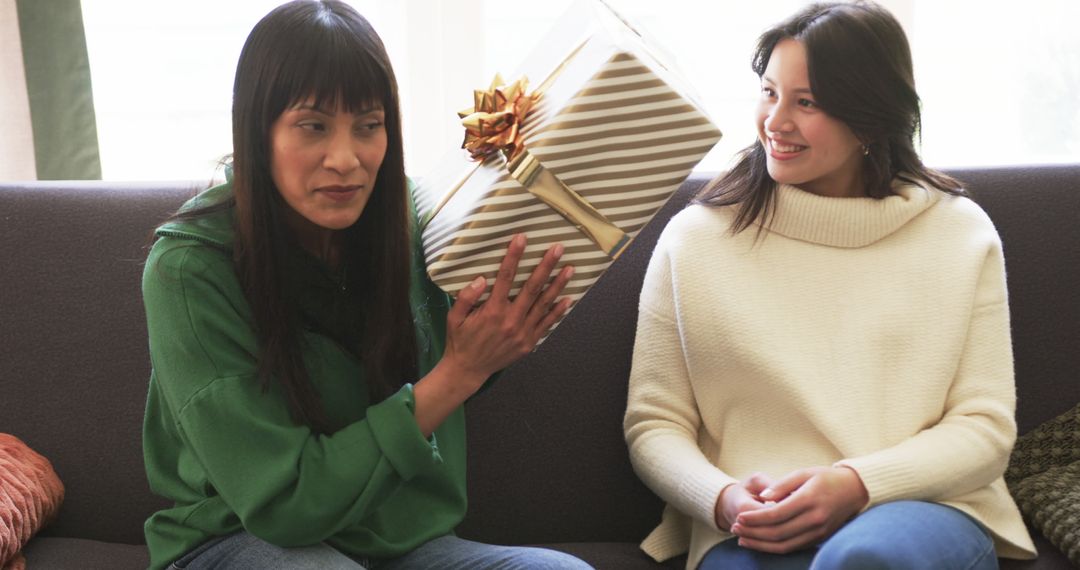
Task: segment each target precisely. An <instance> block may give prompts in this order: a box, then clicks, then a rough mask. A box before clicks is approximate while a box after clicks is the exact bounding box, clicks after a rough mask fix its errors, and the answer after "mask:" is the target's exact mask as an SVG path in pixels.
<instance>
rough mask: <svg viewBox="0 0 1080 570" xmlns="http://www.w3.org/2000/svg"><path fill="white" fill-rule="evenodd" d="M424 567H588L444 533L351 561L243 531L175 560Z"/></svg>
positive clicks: (290, 569)
mask: <svg viewBox="0 0 1080 570" xmlns="http://www.w3.org/2000/svg"><path fill="white" fill-rule="evenodd" d="M428 568H440V569H442V568H445V569H448V570H449V569H456V568H461V569H466V568H468V569H473V568H476V569H488V570H526V569H532V568H537V569H540V570H556V569H559V570H561V569H563V568H565V569H568V570H589V569H591V568H592V566H589V565H588V564H586V563H584V562H582V561H581V560H579V559H577V558H574V557H573V556H570V555H569V554H565V553H562V552H558V551H555V550H548V549H545V548H528V547H522V546H495V545H491V544H481V543H479V542H472V541H470V540H465V539H461V538H458V537H456V536H452V535H447V536H443V537H440V538H436V539H434V540H432V541H429V542H427V543H425V544H422V545H420V546H419V547H417V548H416V549H414V550H413V551H412V552H409V553H408V554H405V555H404V556H401V557H398V558H390V559H366V560H354V559H352V558H350V557H348V556H346V555H345V554H343V553H341V552H339V551H337V550H335V549H333V548H331V547H330V546H327V545H326V544H316V545H313V546H303V547H299V548H282V547H280V546H274V545H272V544H270V543H268V542H264V541H262V540H260V539H258V538H255V537H254V536H252V535H250V534H248V533H246V532H238V533H236V534H233V535H230V536H227V537H223V538H220V539H216V540H212V541H210V542H208V543H206V544H204V545H202V546H200V547H198V548H196V549H195V550H193V551H191V552H190V553H188V554H187V555H186V556H184V557H183V558H181V559H180V560H177V561H176V562H174V563H173V564H172V566H170V569H184V570H211V569H216V570H255V569H260V570H413V569H418V570H419V569H428Z"/></svg>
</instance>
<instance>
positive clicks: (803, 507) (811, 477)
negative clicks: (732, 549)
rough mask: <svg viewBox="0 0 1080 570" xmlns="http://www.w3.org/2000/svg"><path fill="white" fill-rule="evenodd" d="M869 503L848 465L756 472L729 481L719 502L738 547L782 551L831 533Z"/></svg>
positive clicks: (719, 520) (723, 524) (721, 518)
mask: <svg viewBox="0 0 1080 570" xmlns="http://www.w3.org/2000/svg"><path fill="white" fill-rule="evenodd" d="M868 501H869V496H868V494H867V491H866V488H865V487H864V486H863V483H862V480H861V479H860V478H859V475H858V474H857V473H856V472H855V471H854V470H853V469H849V468H847V467H810V468H808V469H800V470H797V471H794V472H792V473H790V474H788V475H786V476H784V477H783V478H781V479H779V480H777V481H773V480H772V479H771V478H770V477H768V476H767V475H764V474H761V473H755V474H754V475H751V476H750V477H748V478H746V479H745V480H743V481H741V482H739V483H735V484H733V485H729V486H728V487H726V488H725V489H724V490H723V491H722V492H721V493H720V498H719V499H718V500H717V503H716V509H715V516H716V524H717V526H719V527H720V528H730V531H731V533H732V534H734V535H735V536H736V537H738V541H739V545H740V546H742V547H745V548H751V549H753V550H758V551H761V552H768V553H773V554H784V553H788V552H793V551H795V550H799V549H801V548H805V547H808V546H812V545H814V544H816V543H818V542H820V541H822V540H825V539H826V538H828V537H830V536H832V534H833V533H834V532H836V531H837V530H838V529H839V528H840V527H841V526H843V525H844V523H846V522H847V521H848V520H849V519H851V518H852V517H853V516H855V515H856V514H858V513H859V511H861V510H862V509H863V507H864V506H866V504H867V502H868Z"/></svg>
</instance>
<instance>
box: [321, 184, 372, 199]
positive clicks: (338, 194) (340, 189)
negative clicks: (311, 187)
mask: <svg viewBox="0 0 1080 570" xmlns="http://www.w3.org/2000/svg"><path fill="white" fill-rule="evenodd" d="M361 188H363V186H323V187H321V188H316V189H315V191H316V192H318V193H320V194H322V195H323V196H326V197H327V198H329V199H331V200H333V201H335V202H348V201H349V200H352V198H353V196H355V195H356V193H357V192H359V191H360V189H361Z"/></svg>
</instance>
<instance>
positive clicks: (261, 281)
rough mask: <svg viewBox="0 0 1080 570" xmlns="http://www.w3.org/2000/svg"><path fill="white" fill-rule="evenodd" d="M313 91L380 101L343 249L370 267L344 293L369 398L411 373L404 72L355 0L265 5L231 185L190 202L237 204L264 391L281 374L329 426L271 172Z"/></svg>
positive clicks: (290, 397)
mask: <svg viewBox="0 0 1080 570" xmlns="http://www.w3.org/2000/svg"><path fill="white" fill-rule="evenodd" d="M308 97H313V98H314V104H315V106H316V107H318V108H331V109H333V108H342V109H344V110H346V111H349V112H361V111H364V110H366V109H368V108H370V106H371V104H372V103H379V104H381V105H382V109H383V112H384V115H385V121H384V124H385V128H386V138H387V147H386V155H385V157H384V158H383V162H382V165H381V166H380V168H379V172H378V174H377V176H376V182H375V187H374V189H373V191H372V193H371V197H370V198H369V200H368V202H367V204H366V206H365V207H364V211H363V213H362V214H361V216H360V219H359V220H358V221H357V222H356V223H355V224H353V225H352V226H350V227H349V228H346V229H344V230H342V232H343V233H344V240H343V243H344V246H343V251H342V252H343V256H342V259H347V260H348V261H346V262H344V263H348V264H349V266H350V267H351V268H360V269H361V271H362V272H363V275H362V276H360V277H359V278H352V279H350V286H349V289H348V290H347V294H348V295H350V296H352V298H353V300H355V301H357V302H359V303H360V304H361V306H362V307H363V310H362V319H361V320H362V322H361V323H359V326H360V331H361V332H360V338H361V340H360V344H361V346H359V347H355V349H356V350H355V351H356V352H357V353H358V354H359V356H360V357H361V362H363V365H364V369H365V372H366V379H367V385H368V390H369V393H370V395H371V398H372V401H373V402H375V401H379V400H382V399H385V398H386V397H387V396H389V395H390V394H392V393H393V392H394V391H395V390H397V389H398V388H400V387H401V386H402V385H403V384H404V383H405V382H406V381H408V380H409V379H412V378H414V377H415V375H416V373H417V370H416V366H417V345H416V337H415V332H414V329H413V316H412V310H411V307H410V304H409V290H410V286H409V285H410V274H411V271H410V269H411V267H410V266H411V253H412V243H411V242H412V239H411V234H412V231H411V227H410V224H411V214H410V212H409V206H408V204H409V201H408V195H407V192H408V190H407V187H406V179H405V166H404V152H403V149H402V142H401V114H400V110H399V105H398V93H397V81H396V79H395V77H394V72H393V69H392V68H391V66H390V58H389V57H388V56H387V54H386V49H385V48H384V47H383V44H382V41H381V40H380V39H379V36H378V35H377V34H376V33H375V30H374V29H373V28H372V27H371V25H370V24H369V23H368V22H367V20H365V19H364V18H363V17H362V16H361V15H360V14H358V13H357V12H356V11H355V10H354V9H353V8H352V7H350V6H349V5H347V4H345V3H343V2H340V1H337V0H296V1H293V2H289V3H287V4H284V5H282V6H279V7H278V8H276V9H274V10H273V11H271V12H270V13H269V14H267V15H266V16H265V17H264V18H263V19H262V20H260V21H259V23H258V24H256V25H255V28H254V29H252V31H251V34H250V35H248V38H247V42H246V43H245V44H244V48H243V51H242V52H241V54H240V60H239V62H238V64H237V68H236V79H235V82H234V84H233V108H232V117H233V156H232V187H233V193H232V196H231V197H230V198H229V199H228V201H227V202H225V203H223V204H214V205H209V206H207V207H204V208H200V209H195V210H191V211H187V212H183V213H180V214H178V215H177V216H175V217H174V218H173V219H192V218H197V217H200V216H203V215H206V214H208V213H211V212H213V211H219V210H221V209H223V208H235V214H234V221H235V227H236V237H235V242H234V246H233V263H234V267H235V269H236V273H237V276H238V278H239V281H240V284H241V286H242V288H243V291H244V295H245V296H246V297H247V301H248V302H249V304H250V305H251V310H252V314H253V317H254V321H255V329H256V333H257V336H258V340H259V355H258V359H259V360H258V362H259V364H258V374H259V378H260V379H261V381H262V384H263V388H264V390H268V389H269V388H270V386H271V383H272V381H273V380H275V379H276V381H277V382H278V383H279V384H280V386H281V388H282V391H283V393H284V395H285V397H286V399H287V401H288V405H289V410H290V412H291V414H292V417H293V419H294V420H295V421H296V422H297V423H299V424H306V425H308V426H310V427H311V428H312V430H313V431H315V432H317V433H332V432H333V431H335V429H337V428H338V427H340V426H335V425H332V422H331V421H330V419H329V418H328V416H327V414H326V412H325V408H324V406H323V404H322V401H321V398H320V395H319V393H318V391H317V389H316V388H315V386H314V384H313V382H312V380H311V378H310V377H309V375H308V373H307V370H306V368H305V367H304V361H303V350H302V346H301V328H302V327H301V321H300V319H301V316H300V310H299V307H298V305H297V295H295V294H293V292H292V291H288V290H287V288H288V281H287V280H286V279H285V275H284V267H283V266H282V260H283V259H284V258H285V255H284V252H285V251H286V248H287V247H288V245H289V243H290V240H293V239H294V238H293V237H292V236H291V234H290V233H289V230H288V229H287V227H286V225H285V219H284V211H283V209H284V208H286V207H287V206H286V205H285V204H284V200H283V199H282V198H281V196H280V194H279V192H278V190H277V187H276V186H275V184H274V181H273V179H272V176H271V169H270V160H271V151H270V148H271V147H270V130H271V126H272V125H273V123H274V121H275V120H276V119H277V118H278V117H279V116H280V115H281V114H282V112H284V111H285V110H286V109H287V108H289V107H291V106H292V105H295V104H296V103H299V102H302V101H304V100H305V99H306V98H308Z"/></svg>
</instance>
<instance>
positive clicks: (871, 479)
mask: <svg viewBox="0 0 1080 570" xmlns="http://www.w3.org/2000/svg"><path fill="white" fill-rule="evenodd" d="M975 290H976V295H975V299H974V302H973V307H972V311H971V316H970V320H969V323H968V331H967V338H966V339H965V340H964V342H963V349H962V353H961V355H960V358H959V362H958V364H957V368H956V372H955V375H954V376H953V379H952V385H951V386H950V388H949V390H948V394H947V397H946V401H945V406H944V410H943V412H942V417H941V420H940V421H939V422H937V423H936V424H934V425H931V426H928V427H927V428H926V429H924V430H922V431H921V432H919V433H917V434H915V435H914V436H912V437H910V438H908V439H906V440H904V441H902V442H900V443H899V444H897V445H895V446H893V447H889V448H886V449H883V450H880V451H878V452H875V453H871V454H868V455H865V456H861V457H853V458H848V459H844V460H841V461H839V462H837V465H842V466H847V467H850V468H852V469H854V470H855V471H856V472H857V473H858V474H859V476H860V477H861V478H862V481H863V484H864V485H865V486H866V489H867V491H868V493H869V496H870V502H869V504H868V505H867V508H869V507H871V506H874V505H877V504H880V503H884V502H889V501H897V500H904V499H915V500H929V501H939V500H948V499H950V498H955V497H958V496H960V495H963V494H965V493H969V492H971V491H974V490H976V489H979V488H981V487H985V486H986V485H989V484H990V483H992V482H993V481H995V480H996V479H998V478H999V477H1001V476H1002V474H1003V473H1004V472H1005V467H1006V465H1007V464H1008V460H1009V452H1010V450H1011V449H1012V445H1013V443H1014V441H1015V439H1016V422H1015V420H1014V418H1013V414H1014V412H1015V409H1016V392H1015V390H1016V388H1015V383H1014V378H1013V366H1012V365H1013V362H1012V344H1011V338H1010V336H1009V305H1008V302H1007V298H1006V287H1005V264H1004V258H1003V256H1002V253H1001V244H1000V241H997V240H995V242H994V244H993V246H992V247H991V248H990V251H989V252H988V253H987V255H986V257H985V259H984V261H983V265H982V269H981V272H980V274H979V277H978V282H977V285H976V289H975Z"/></svg>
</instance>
